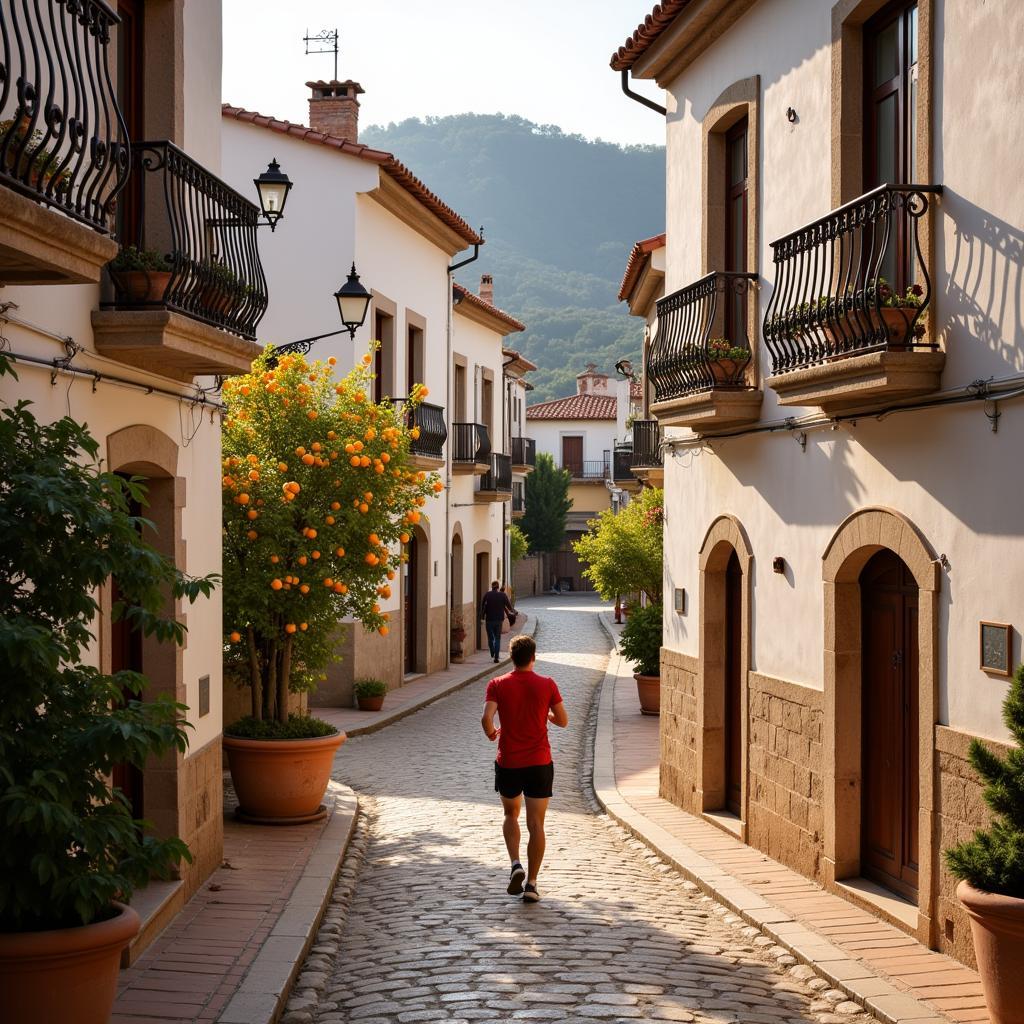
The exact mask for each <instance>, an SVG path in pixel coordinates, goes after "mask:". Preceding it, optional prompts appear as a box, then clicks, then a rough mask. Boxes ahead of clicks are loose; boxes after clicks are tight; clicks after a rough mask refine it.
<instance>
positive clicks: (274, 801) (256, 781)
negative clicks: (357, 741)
mask: <svg viewBox="0 0 1024 1024" xmlns="http://www.w3.org/2000/svg"><path fill="white" fill-rule="evenodd" d="M345 738H346V737H345V734H344V733H343V732H339V733H337V734H336V735H334V736H318V737H316V738H315V739H311V740H244V739H239V738H238V737H237V736H225V737H224V751H225V753H226V754H227V755H228V766H229V767H230V769H231V781H232V783H233V784H234V787H235V793H236V795H237V796H238V810H237V811H236V812H235V813H236V814H237V815H238V817H239V818H242V819H243V820H244V821H252V822H258V823H261V824H265V825H301V824H303V823H304V822H307V821H316V820H317V819H319V818H322V817H323V816H324V815H325V814H326V813H327V812H326V811H325V810H324V805H323V804H322V803H321V802H320V801H321V800H323V796H324V793H325V791H326V790H327V780H328V779H329V778H330V777H331V765H332V764H333V763H334V753H335V751H336V750H337V749H338V747H340V746H341V745H342V743H344V742H345Z"/></svg>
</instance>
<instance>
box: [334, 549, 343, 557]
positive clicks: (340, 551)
mask: <svg viewBox="0 0 1024 1024" xmlns="http://www.w3.org/2000/svg"><path fill="white" fill-rule="evenodd" d="M334 553H335V554H336V555H337V556H338V557H339V558H344V557H345V549H344V548H335V549H334Z"/></svg>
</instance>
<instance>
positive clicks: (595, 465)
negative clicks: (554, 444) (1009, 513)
mask: <svg viewBox="0 0 1024 1024" xmlns="http://www.w3.org/2000/svg"><path fill="white" fill-rule="evenodd" d="M562 469H564V470H567V471H568V472H569V473H571V474H572V478H573V479H574V480H605V479H607V478H608V474H609V471H610V469H611V466H610V465H609V463H608V461H607V460H603V459H602V460H599V459H586V460H584V461H581V462H573V461H569V462H563V463H562Z"/></svg>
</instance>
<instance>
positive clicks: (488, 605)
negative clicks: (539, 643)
mask: <svg viewBox="0 0 1024 1024" xmlns="http://www.w3.org/2000/svg"><path fill="white" fill-rule="evenodd" d="M500 588H501V584H500V583H499V582H498V581H497V580H495V581H494V582H493V583H492V584H491V589H490V590H489V591H488V592H487V593H486V594H484V596H483V597H482V598H481V599H480V618H481V619H483V620H484V623H485V624H486V626H487V646H488V647H489V648H490V650H491V657H492V658H493V659H494V663H495V664H497V663H498V662H499V661H500V660H501V657H500V655H501V625H502V623H503V622H504V621H505V615H506V614H507V613H510V612H511V611H512V602H511V601H509V599H508V594H504V593H502V591H501V589H500Z"/></svg>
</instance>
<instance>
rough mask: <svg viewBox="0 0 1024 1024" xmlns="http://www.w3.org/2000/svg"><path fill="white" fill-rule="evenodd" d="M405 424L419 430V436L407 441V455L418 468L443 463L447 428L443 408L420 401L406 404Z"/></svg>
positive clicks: (430, 467) (429, 467)
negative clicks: (409, 404)
mask: <svg viewBox="0 0 1024 1024" xmlns="http://www.w3.org/2000/svg"><path fill="white" fill-rule="evenodd" d="M406 424H407V425H408V426H409V427H410V428H415V429H418V430H419V435H420V436H419V437H417V438H416V439H415V440H413V441H410V442H409V455H410V457H411V460H412V463H413V465H414V466H417V467H418V468H419V469H438V468H440V467H441V466H443V465H444V443H445V441H447V440H448V428H447V427H446V426H445V423H444V409H442V408H441V406H439V405H431V404H430V403H428V402H421V403H420V404H419V405H416V406H406Z"/></svg>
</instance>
